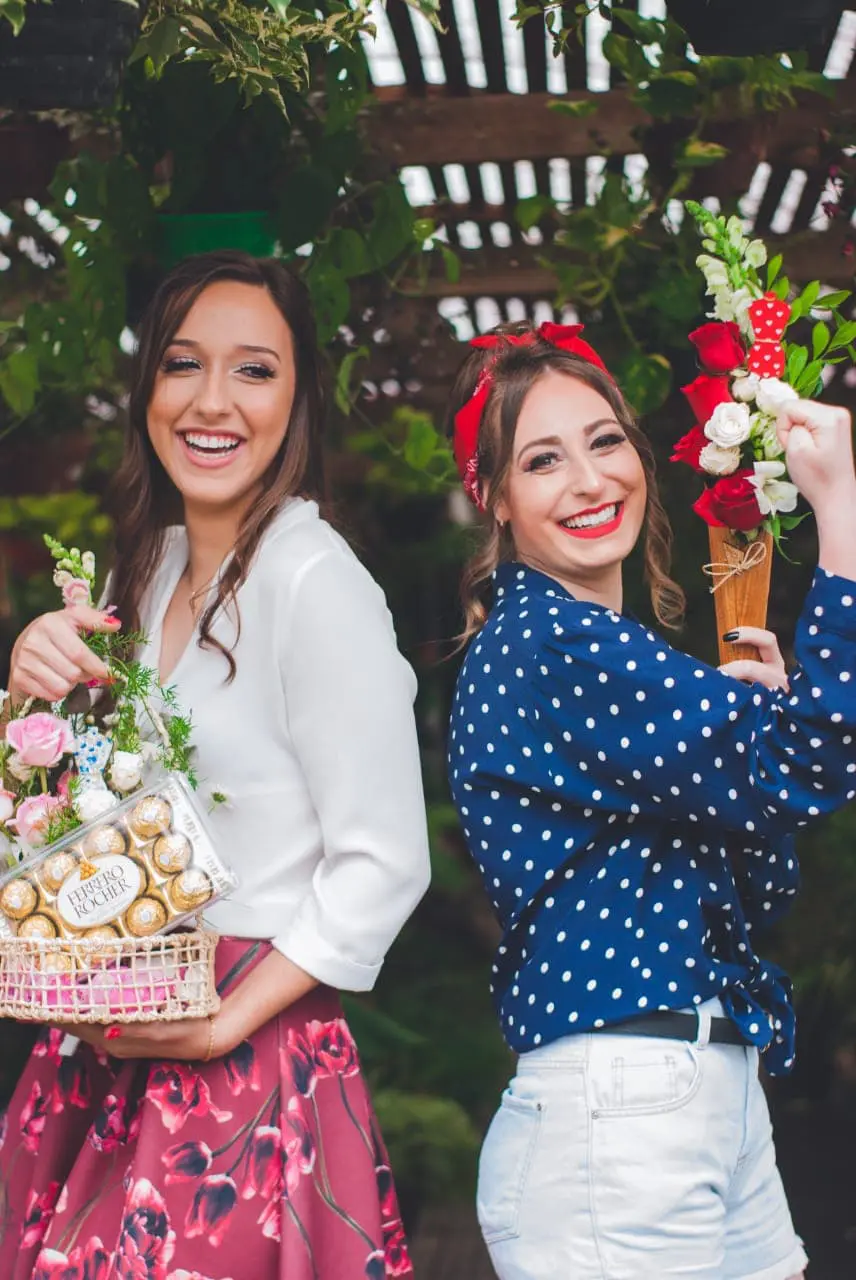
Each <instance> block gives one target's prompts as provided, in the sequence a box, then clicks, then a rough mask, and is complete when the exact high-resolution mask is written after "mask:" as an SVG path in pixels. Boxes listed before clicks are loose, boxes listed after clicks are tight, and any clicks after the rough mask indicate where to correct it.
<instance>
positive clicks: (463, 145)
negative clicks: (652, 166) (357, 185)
mask: <svg viewBox="0 0 856 1280" xmlns="http://www.w3.org/2000/svg"><path fill="white" fill-rule="evenodd" d="M568 99H569V100H572V101H577V102H578V101H587V102H594V103H596V104H597V108H598V109H597V111H596V112H595V113H594V114H593V115H590V116H586V117H583V118H579V117H573V116H567V115H563V114H561V113H560V112H558V111H553V110H550V109H549V108H550V104H551V103H554V102H557V101H560V99H558V98H557V97H556V95H554V94H549V93H527V94H515V93H481V94H477V93H474V94H472V95H471V96H470V97H467V98H458V97H451V96H440V95H430V96H426V97H424V98H414V97H389V96H384V97H381V96H379V95H378V98H377V101H376V102H375V103H373V104H372V105H371V106H370V107H369V109H368V110H367V112H366V123H367V131H368V136H369V139H370V141H371V144H372V146H373V147H374V148H376V149H377V150H379V151H382V152H383V153H384V154H386V155H387V156H389V158H390V159H391V160H393V161H394V162H395V164H396V165H398V166H400V165H431V164H440V165H442V164H479V163H481V162H483V161H493V162H495V163H502V162H505V161H511V160H533V161H536V160H549V159H551V158H553V157H555V156H564V157H568V158H571V157H580V158H581V157H583V156H592V155H606V154H610V155H632V154H635V153H637V152H638V151H639V150H640V142H639V138H638V136H637V131H638V130H640V129H641V128H644V127H647V126H649V125H651V124H653V123H654V121H653V120H652V118H651V116H649V115H648V114H647V112H645V111H643V110H642V109H641V108H640V107H638V106H637V105H636V104H635V103H634V102H633V101H632V99H631V96H630V94H629V93H628V92H627V90H626V89H623V88H619V89H610V90H609V91H608V92H606V93H574V94H569V95H568ZM847 112H856V80H842V81H840V82H836V94H835V99H834V100H833V101H830V100H829V99H828V98H825V97H823V96H822V95H820V94H804V95H801V96H800V99H799V102H798V103H797V105H796V106H794V107H788V108H785V109H784V110H781V111H777V112H771V113H767V114H758V115H755V116H752V117H750V118H749V119H747V118H746V116H745V108H743V109H742V110H741V108H740V107H739V104H738V103H737V102H736V101H735V103H734V107H733V109H724V110H723V111H722V113H721V115H720V117H719V119H718V121H717V122H716V123H715V124H714V125H713V126H712V128H711V140H712V141H713V140H716V139H717V130H718V129H720V128H721V130H722V141H723V142H724V143H725V145H728V142H729V139H731V138H733V136H734V128H735V126H737V125H739V126H741V139H740V140H741V143H743V142H744V141H745V139H744V137H743V136H742V135H743V134H745V135H746V136H747V137H748V136H749V135H750V134H751V141H752V147H753V150H754V151H755V152H756V154H757V159H758V160H769V161H770V162H771V163H772V162H774V161H775V162H789V163H791V164H794V165H797V164H798V165H806V164H811V163H812V158H814V159H815V161H816V158H817V154H818V144H819V141H820V139H819V134H820V130H821V129H824V128H828V127H829V122H830V117H831V116H833V115H838V114H840V113H847ZM726 163H727V161H726Z"/></svg>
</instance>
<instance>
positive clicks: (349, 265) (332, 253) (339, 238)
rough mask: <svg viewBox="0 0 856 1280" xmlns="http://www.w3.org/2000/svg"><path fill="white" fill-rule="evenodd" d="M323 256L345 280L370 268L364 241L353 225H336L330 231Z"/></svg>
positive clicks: (362, 273)
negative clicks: (333, 229) (334, 228)
mask: <svg viewBox="0 0 856 1280" xmlns="http://www.w3.org/2000/svg"><path fill="white" fill-rule="evenodd" d="M323 256H324V257H325V258H326V259H327V260H328V261H329V263H330V265H331V266H332V267H333V268H334V269H335V270H336V271H338V272H340V273H341V275H342V276H343V277H344V278H345V279H346V280H350V279H352V278H353V277H354V276H360V275H364V274H365V273H366V272H367V271H370V270H371V262H370V260H369V255H368V251H367V248H366V242H365V240H364V239H363V237H362V236H361V235H360V233H359V231H355V230H354V228H353V227H337V228H336V230H335V231H332V232H331V233H330V238H329V240H328V242H327V245H326V246H325V247H324V252H323Z"/></svg>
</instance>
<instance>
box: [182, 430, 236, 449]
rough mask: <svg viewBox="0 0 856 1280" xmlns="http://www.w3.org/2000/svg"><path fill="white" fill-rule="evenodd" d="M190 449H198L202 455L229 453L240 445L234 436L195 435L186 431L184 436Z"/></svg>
mask: <svg viewBox="0 0 856 1280" xmlns="http://www.w3.org/2000/svg"><path fill="white" fill-rule="evenodd" d="M184 438H185V440H186V441H187V443H188V444H189V445H190V447H191V449H199V450H200V451H201V452H204V453H224V452H225V453H231V452H232V450H233V449H237V447H238V445H239V444H240V443H241V441H240V440H236V439H235V437H234V436H210V435H197V434H196V433H195V432H192V431H188V432H186V433H185V436H184Z"/></svg>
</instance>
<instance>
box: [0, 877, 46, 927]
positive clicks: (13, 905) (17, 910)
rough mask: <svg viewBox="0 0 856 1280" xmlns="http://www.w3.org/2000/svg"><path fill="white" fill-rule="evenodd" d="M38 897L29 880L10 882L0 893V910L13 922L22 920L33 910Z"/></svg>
mask: <svg viewBox="0 0 856 1280" xmlns="http://www.w3.org/2000/svg"><path fill="white" fill-rule="evenodd" d="M38 900H39V896H38V894H37V893H36V890H35V889H34V887H33V885H32V884H31V883H30V881H29V880H11V881H10V882H9V884H7V885H6V887H5V889H4V890H3V892H2V893H0V910H2V911H4V912H5V913H6V915H7V916H11V918H12V919H13V920H23V919H24V916H28V915H29V914H30V912H31V911H33V910H35V906H36V903H37V902H38Z"/></svg>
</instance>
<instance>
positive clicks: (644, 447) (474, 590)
mask: <svg viewBox="0 0 856 1280" xmlns="http://www.w3.org/2000/svg"><path fill="white" fill-rule="evenodd" d="M494 332H496V333H499V334H506V335H514V336H519V335H522V334H528V333H532V334H533V335H535V336H534V340H533V341H532V342H531V343H529V342H527V343H526V344H525V345H516V344H515V345H512V344H510V343H509V344H508V345H507V346H505V345H503V346H502V347H500V349H499V353H498V354H497V352H496V350H484V349H482V348H474V349H473V350H472V352H471V353H470V354H469V355H468V356H467V358H466V360H465V361H464V363H463V365H462V366H461V368H460V370H459V371H458V376H457V378H456V379H455V383H454V385H453V387H452V392H451V396H450V398H449V406H448V414H447V429H448V431H449V432H450V434H451V432H452V431H453V430H454V420H455V414H456V413H457V412H458V410H459V409H460V408H461V407H462V406H463V405H464V404H466V402H467V400H469V398H470V396H471V395H472V394H473V390H474V389H475V386H476V383H477V381H478V377H479V374H480V373H481V371H482V369H483V368H484V367H485V365H486V364H488V363H490V362H491V361H493V362H494V363H493V369H492V373H493V388H492V390H491V393H490V397H489V399H488V401H487V404H486V405H485V410H484V416H483V418H482V423H481V427H480V430H479V442H478V443H479V450H478V474H479V479H480V480H482V481H483V482H485V489H486V501H485V514H484V525H483V531H482V536H481V540H480V543H479V545H478V546H477V548H476V550H475V552H474V554H473V555H472V557H471V558H470V560H469V561H468V563H467V565H466V567H465V569H464V574H463V578H462V581H461V603H462V605H463V610H464V630H463V632H462V633H461V637H460V638H461V641H462V643H463V642H466V641H467V640H469V639H470V637H471V636H473V635H474V634H475V633H476V632H477V631H478V630H479V629H480V628H481V627H482V626H483V625H484V622H485V620H486V618H487V614H488V597H489V585H490V579H491V576H492V574H493V572H494V570H495V569H496V567H497V565H499V564H501V563H503V562H504V561H507V560H513V559H514V556H515V548H514V539H513V535H512V532H511V530H510V528H509V527H508V526H507V525H506V526H504V527H503V526H501V525H500V524H499V522H498V520H497V518H496V506H497V503H498V502H499V501H500V499H501V498H502V496H503V493H504V490H505V485H506V481H507V479H508V473H509V470H510V467H511V460H512V453H513V446H514V434H515V431H516V429H517V419H518V417H519V416H520V411H521V409H522V407H523V401H524V400H525V398H526V395H527V393H528V392H529V390H530V388H531V387H532V386H533V384H534V383H535V382H536V381H537V380H538V378H540V377H541V375H542V374H543V373H545V372H546V370H548V369H553V370H555V371H556V372H557V373H563V374H566V375H567V376H568V377H571V378H576V379H577V381H578V382H584V383H585V384H586V385H587V386H589V387H591V388H593V390H595V391H597V392H598V393H599V394H600V395H602V396H603V398H604V400H606V402H607V404H608V405H609V407H610V408H611V409H612V411H613V413H614V414H615V416H616V419H617V421H618V422H620V423H621V426H622V428H623V429H624V431H625V432H626V433H627V436H628V439H629V440H630V442H631V444H632V445H633V447H634V448H635V450H636V452H637V453H638V454H639V459H640V461H641V463H642V470H643V471H644V474H645V485H646V489H647V501H646V506H645V525H644V530H645V532H644V547H643V552H644V563H645V570H644V572H645V581H646V582H647V583H648V586H649V589H650V593H651V607H652V609H653V611H654V616H655V617H656V618H657V620H658V622H660V623H662V624H663V626H666V627H671V628H678V627H679V626H680V625H681V623H682V621H683V615H684V607H685V600H684V593H683V591H682V590H681V588H680V587H679V586H678V584H677V583H676V582H674V581H673V580H672V578H671V577H670V576H669V568H670V566H671V559H672V529H671V525H670V524H669V520H668V517H667V515H666V513H665V511H664V509H663V504H662V503H661V501H660V495H659V490H658V487H657V474H656V465H655V462H654V455H653V452H652V449H651V445H650V442H649V440H648V438H647V436H646V435H645V433H644V432H643V431H641V430H640V428H639V426H638V425H637V423H636V420H635V418H634V417H633V414H632V413H631V411H630V408H629V406H628V405H627V402H626V401H625V399H624V397H623V396H622V394H621V392H620V391H619V389H618V387H617V386H616V385H615V383H614V382H613V381H612V379H611V378H610V377H609V375H608V374H606V373H604V372H603V371H602V370H601V369H598V368H597V366H596V365H593V364H590V363H589V362H588V361H587V360H584V359H582V358H581V357H580V356H578V355H574V354H572V353H571V352H568V351H562V350H561V349H560V348H558V347H555V346H553V345H552V343H549V342H546V341H544V340H543V339H541V338H538V337H537V335H536V331H534V330H533V329H532V328H531V326H529V325H525V324H511V325H500V326H499V327H498V328H497V329H496V330H494Z"/></svg>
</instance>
